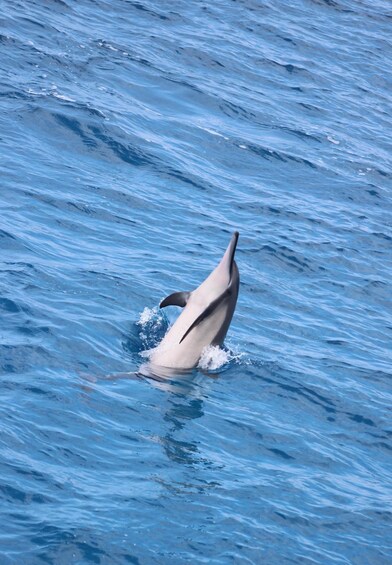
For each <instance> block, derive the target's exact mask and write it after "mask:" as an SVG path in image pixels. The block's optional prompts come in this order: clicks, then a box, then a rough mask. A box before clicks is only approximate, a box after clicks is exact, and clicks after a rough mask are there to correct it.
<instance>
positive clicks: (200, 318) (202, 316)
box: [180, 287, 231, 343]
mask: <svg viewBox="0 0 392 565" xmlns="http://www.w3.org/2000/svg"><path fill="white" fill-rule="evenodd" d="M230 294H231V289H230V288H229V287H228V288H227V289H226V290H225V291H224V292H223V293H222V294H221V295H220V296H218V298H216V299H215V300H213V301H212V302H211V304H210V305H209V306H207V308H206V309H205V310H203V312H202V313H201V314H200V316H198V317H197V318H196V320H195V321H194V322H193V324H192V325H191V326H189V328H188V329H187V331H186V332H185V333H184V335H183V336H182V338H181V340H180V343H181V342H182V341H184V339H185V338H186V336H187V335H188V334H189V333H190V332H191V331H192V330H193V328H195V327H196V326H198V325H199V324H200V323H201V322H202V321H203V320H205V319H206V318H208V316H210V315H211V314H212V313H213V311H214V310H216V308H218V306H219V305H220V304H222V302H224V301H225V300H226V298H227V297H228V296H230Z"/></svg>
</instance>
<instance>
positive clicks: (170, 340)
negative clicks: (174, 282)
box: [150, 232, 240, 369]
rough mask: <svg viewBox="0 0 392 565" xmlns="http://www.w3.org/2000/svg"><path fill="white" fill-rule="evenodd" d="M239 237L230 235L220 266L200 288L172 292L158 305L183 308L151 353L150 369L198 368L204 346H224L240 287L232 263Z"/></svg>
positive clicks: (238, 277)
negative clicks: (151, 367)
mask: <svg viewBox="0 0 392 565" xmlns="http://www.w3.org/2000/svg"><path fill="white" fill-rule="evenodd" d="M238 236H239V234H238V232H234V233H233V236H232V238H231V241H230V243H229V246H228V247H227V249H226V252H225V253H224V255H223V257H222V259H221V261H220V263H219V264H218V266H217V267H216V268H215V269H214V270H213V271H212V273H211V274H210V275H209V276H208V277H207V278H206V279H205V281H204V282H202V284H201V285H200V286H199V287H197V288H196V289H195V290H193V291H192V292H175V293H174V294H171V295H170V296H168V297H166V298H165V299H164V300H163V301H162V302H161V304H160V307H161V308H164V307H165V306H170V305H175V306H181V307H183V308H184V309H183V311H182V312H181V314H180V316H179V317H178V318H177V320H176V321H175V322H174V324H173V325H172V326H171V327H170V328H169V330H168V331H167V333H166V335H165V337H164V338H163V340H162V341H161V343H160V344H159V345H158V347H157V348H156V349H154V350H153V352H152V354H151V357H150V364H151V365H152V366H157V367H167V368H173V369H190V368H192V367H195V366H196V365H197V363H198V361H199V359H200V356H201V354H202V351H203V349H204V348H205V347H206V346H208V345H222V344H223V341H224V339H225V337H226V333H227V330H228V329H229V326H230V322H231V319H232V317H233V313H234V310H235V306H236V303H237V297H238V290H239V284H240V276H239V271H238V267H237V264H236V262H235V261H234V255H235V250H236V247H237V241H238Z"/></svg>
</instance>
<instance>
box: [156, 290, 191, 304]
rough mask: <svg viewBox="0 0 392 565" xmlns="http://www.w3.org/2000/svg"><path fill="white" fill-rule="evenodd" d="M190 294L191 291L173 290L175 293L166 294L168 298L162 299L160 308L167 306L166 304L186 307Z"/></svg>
mask: <svg viewBox="0 0 392 565" xmlns="http://www.w3.org/2000/svg"><path fill="white" fill-rule="evenodd" d="M190 295H191V293H190V292H173V294H170V295H169V296H166V298H164V299H163V300H162V302H161V303H160V305H159V308H165V307H166V306H181V308H184V306H185V305H186V303H187V302H188V300H189V297H190Z"/></svg>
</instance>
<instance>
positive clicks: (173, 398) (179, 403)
mask: <svg viewBox="0 0 392 565" xmlns="http://www.w3.org/2000/svg"><path fill="white" fill-rule="evenodd" d="M139 374H140V376H141V377H142V378H145V379H146V380H147V381H148V382H149V383H150V384H151V385H152V386H154V387H156V388H159V389H160V390H163V391H165V392H167V393H169V394H168V396H167V398H166V400H165V403H166V408H165V410H164V416H163V420H164V422H167V424H168V427H167V429H166V430H165V432H164V433H163V434H162V435H161V437H160V442H161V444H162V447H163V449H164V451H165V453H166V455H167V457H168V458H169V459H170V460H171V461H174V462H176V463H183V464H187V465H195V464H197V463H199V462H200V461H201V460H202V458H201V455H200V453H199V449H198V446H197V444H198V442H196V441H191V442H190V441H184V440H182V439H178V438H177V437H176V436H177V435H178V433H179V432H181V431H182V430H183V429H184V428H185V426H186V424H187V422H189V421H191V420H195V419H197V418H201V417H202V416H203V415H204V411H203V402H204V399H205V398H206V397H207V395H206V390H205V389H206V386H208V383H209V381H208V379H206V377H205V376H203V375H201V374H200V373H198V372H197V371H195V370H190V371H189V370H188V371H181V372H179V371H175V370H173V369H169V368H164V367H156V366H152V365H151V364H145V365H143V366H142V367H140V369H139ZM203 462H206V461H205V459H203Z"/></svg>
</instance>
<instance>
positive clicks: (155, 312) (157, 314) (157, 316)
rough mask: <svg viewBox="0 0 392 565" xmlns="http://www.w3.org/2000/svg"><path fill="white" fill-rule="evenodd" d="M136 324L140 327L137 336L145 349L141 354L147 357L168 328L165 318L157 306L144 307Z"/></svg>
mask: <svg viewBox="0 0 392 565" xmlns="http://www.w3.org/2000/svg"><path fill="white" fill-rule="evenodd" d="M136 325H137V326H139V327H140V330H139V337H140V340H141V342H142V346H143V349H144V350H145V351H143V352H142V356H143V357H148V356H149V353H150V352H151V350H152V349H154V348H155V347H156V346H157V345H158V343H159V342H160V341H161V339H162V338H163V336H164V335H165V333H166V331H167V329H168V321H167V318H166V316H165V314H164V313H163V312H162V311H161V310H159V309H158V308H157V307H155V308H147V307H146V308H144V310H143V312H141V314H140V316H139V320H138V321H137V322H136Z"/></svg>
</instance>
